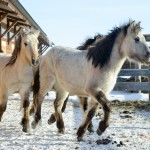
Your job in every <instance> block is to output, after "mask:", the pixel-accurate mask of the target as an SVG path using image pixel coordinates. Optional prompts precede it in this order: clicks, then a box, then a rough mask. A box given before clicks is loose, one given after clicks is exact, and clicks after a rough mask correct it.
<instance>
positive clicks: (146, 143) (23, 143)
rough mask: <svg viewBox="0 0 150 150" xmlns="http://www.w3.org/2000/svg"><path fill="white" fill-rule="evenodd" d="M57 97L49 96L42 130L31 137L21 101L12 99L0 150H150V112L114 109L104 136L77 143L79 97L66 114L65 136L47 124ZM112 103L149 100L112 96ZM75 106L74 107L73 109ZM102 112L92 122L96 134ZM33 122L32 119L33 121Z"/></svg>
mask: <svg viewBox="0 0 150 150" xmlns="http://www.w3.org/2000/svg"><path fill="white" fill-rule="evenodd" d="M54 98H55V93H54V92H51V93H50V94H49V96H46V98H45V101H44V103H43V106H42V108H43V109H42V126H39V127H38V128H37V129H36V130H33V129H31V130H30V133H23V132H22V130H21V126H20V125H19V122H20V120H21V116H22V114H21V112H19V108H20V101H19V100H18V99H19V97H18V95H17V94H14V95H13V96H10V97H9V101H8V107H7V110H6V112H5V114H4V115H3V119H2V122H1V123H0V135H1V136H0V150H5V149H6V150H12V149H14V150H21V149H25V150H35V149H37V150H38V149H40V150H41V149H50V150H74V149H79V150H90V149H91V150H98V149H101V150H117V149H119V150H120V149H121V150H129V149H130V150H141V149H143V150H145V149H147V150H149V149H150V115H149V114H150V112H146V111H138V110H127V109H116V108H113V111H112V113H111V118H110V127H109V128H108V129H107V130H106V131H105V132H104V133H103V134H102V135H101V136H98V135H97V134H96V132H94V133H89V132H88V131H87V132H86V134H85V141H84V142H77V140H76V132H77V129H78V127H79V125H80V124H81V122H82V120H83V117H82V115H81V110H80V108H79V107H77V106H78V101H77V100H76V97H70V100H69V102H68V104H67V108H66V111H65V113H64V114H63V118H64V122H65V134H64V135H61V134H58V133H57V128H56V125H55V124H53V125H48V124H47V120H48V118H49V116H50V115H51V113H52V112H53V105H52V104H53V99H54ZM109 99H111V100H116V99H118V100H133V99H134V100H148V95H147V94H132V93H126V92H122V93H121V92H112V93H111V94H110V96H109ZM74 104H75V105H74ZM101 114H102V111H101V110H99V112H98V113H97V114H96V115H95V117H94V118H93V124H94V129H95V131H96V129H97V127H98V123H99V120H100V119H101V118H102V115H101ZM30 121H32V117H31V120H30Z"/></svg>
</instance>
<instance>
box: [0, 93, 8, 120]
mask: <svg viewBox="0 0 150 150" xmlns="http://www.w3.org/2000/svg"><path fill="white" fill-rule="evenodd" d="M6 107H7V97H6V96H2V97H0V121H1V120H2V116H3V113H4V112H5V111H6Z"/></svg>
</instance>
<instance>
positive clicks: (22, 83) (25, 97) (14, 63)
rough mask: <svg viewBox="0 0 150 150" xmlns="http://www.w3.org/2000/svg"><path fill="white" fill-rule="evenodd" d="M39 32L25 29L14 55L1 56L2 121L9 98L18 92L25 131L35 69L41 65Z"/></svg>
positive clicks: (25, 130) (17, 40)
mask: <svg viewBox="0 0 150 150" xmlns="http://www.w3.org/2000/svg"><path fill="white" fill-rule="evenodd" d="M38 36H39V31H37V30H36V31H34V30H29V29H27V28H23V29H22V30H21V33H19V35H18V38H17V39H16V42H15V48H14V51H13V53H12V55H6V54H0V91H1V93H0V121H1V119H2V115H3V113H4V112H5V110H6V107H7V100H8V96H9V95H11V94H13V93H16V92H18V93H19V94H20V97H21V108H24V116H23V118H22V121H21V124H22V126H23V131H24V132H27V130H28V127H29V114H28V112H29V94H30V91H31V86H32V84H33V78H34V70H33V69H34V68H35V66H37V65H38V64H39V56H38V39H37V38H38Z"/></svg>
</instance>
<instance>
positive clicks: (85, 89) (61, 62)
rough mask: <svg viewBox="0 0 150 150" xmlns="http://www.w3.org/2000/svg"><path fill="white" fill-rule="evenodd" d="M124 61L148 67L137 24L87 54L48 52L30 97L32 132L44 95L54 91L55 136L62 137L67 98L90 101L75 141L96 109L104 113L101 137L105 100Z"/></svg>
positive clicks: (63, 49)
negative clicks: (33, 109) (33, 101)
mask: <svg viewBox="0 0 150 150" xmlns="http://www.w3.org/2000/svg"><path fill="white" fill-rule="evenodd" d="M127 58H129V59H130V60H134V61H137V62H140V63H144V64H150V49H149V48H148V45H147V43H146V41H145V38H144V36H143V34H142V33H141V27H140V23H136V22H135V21H129V23H126V24H124V25H122V26H120V27H115V28H113V30H111V32H110V33H109V34H108V35H106V36H105V37H104V38H103V39H102V40H101V41H100V42H98V43H97V44H96V46H95V47H92V48H91V49H89V50H87V51H80V50H77V49H72V48H68V47H53V48H52V49H50V50H49V51H48V52H47V53H46V54H45V55H44V57H43V59H42V60H41V63H40V68H39V86H38V89H36V91H35V93H34V94H35V98H36V112H35V120H34V121H33V122H32V126H33V128H35V127H36V125H37V123H38V122H39V121H40V119H41V104H42V102H43V99H44V96H45V94H46V93H47V92H48V91H49V90H51V88H52V87H54V88H55V90H56V99H55V101H54V107H55V113H54V116H55V118H56V125H57V128H58V131H59V133H64V122H63V118H62V112H61V110H62V106H63V103H64V101H65V99H66V97H67V96H68V94H70V95H80V96H85V97H88V96H90V97H91V98H92V99H91V103H90V105H89V108H88V111H87V114H86V116H85V119H84V121H83V123H82V124H81V125H80V127H79V129H78V131H77V139H78V141H81V140H83V136H84V134H85V132H86V130H87V127H88V125H89V124H90V123H91V120H92V118H93V116H94V115H95V113H96V110H97V107H98V106H99V105H101V106H102V108H103V111H104V118H103V120H101V121H100V123H99V127H98V129H97V134H98V135H101V134H102V133H103V132H104V131H105V130H106V128H107V127H108V126H109V119H110V112H111V107H110V102H109V100H108V99H107V96H108V94H109V93H110V91H111V90H112V89H113V87H114V86H115V84H116V79H117V75H118V73H119V71H120V69H121V67H122V65H123V63H124V62H125V60H126V59H127ZM37 82H38V81H37Z"/></svg>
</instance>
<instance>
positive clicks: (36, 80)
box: [30, 67, 40, 115]
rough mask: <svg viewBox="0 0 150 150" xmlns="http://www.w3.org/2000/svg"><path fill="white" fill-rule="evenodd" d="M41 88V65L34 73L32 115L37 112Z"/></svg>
mask: <svg viewBox="0 0 150 150" xmlns="http://www.w3.org/2000/svg"><path fill="white" fill-rule="evenodd" d="M39 89H40V75H39V67H38V69H37V71H36V73H35V75H34V84H33V87H32V90H33V103H32V106H31V109H30V115H32V114H34V113H35V110H36V106H37V105H36V99H37V94H38V92H39Z"/></svg>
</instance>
